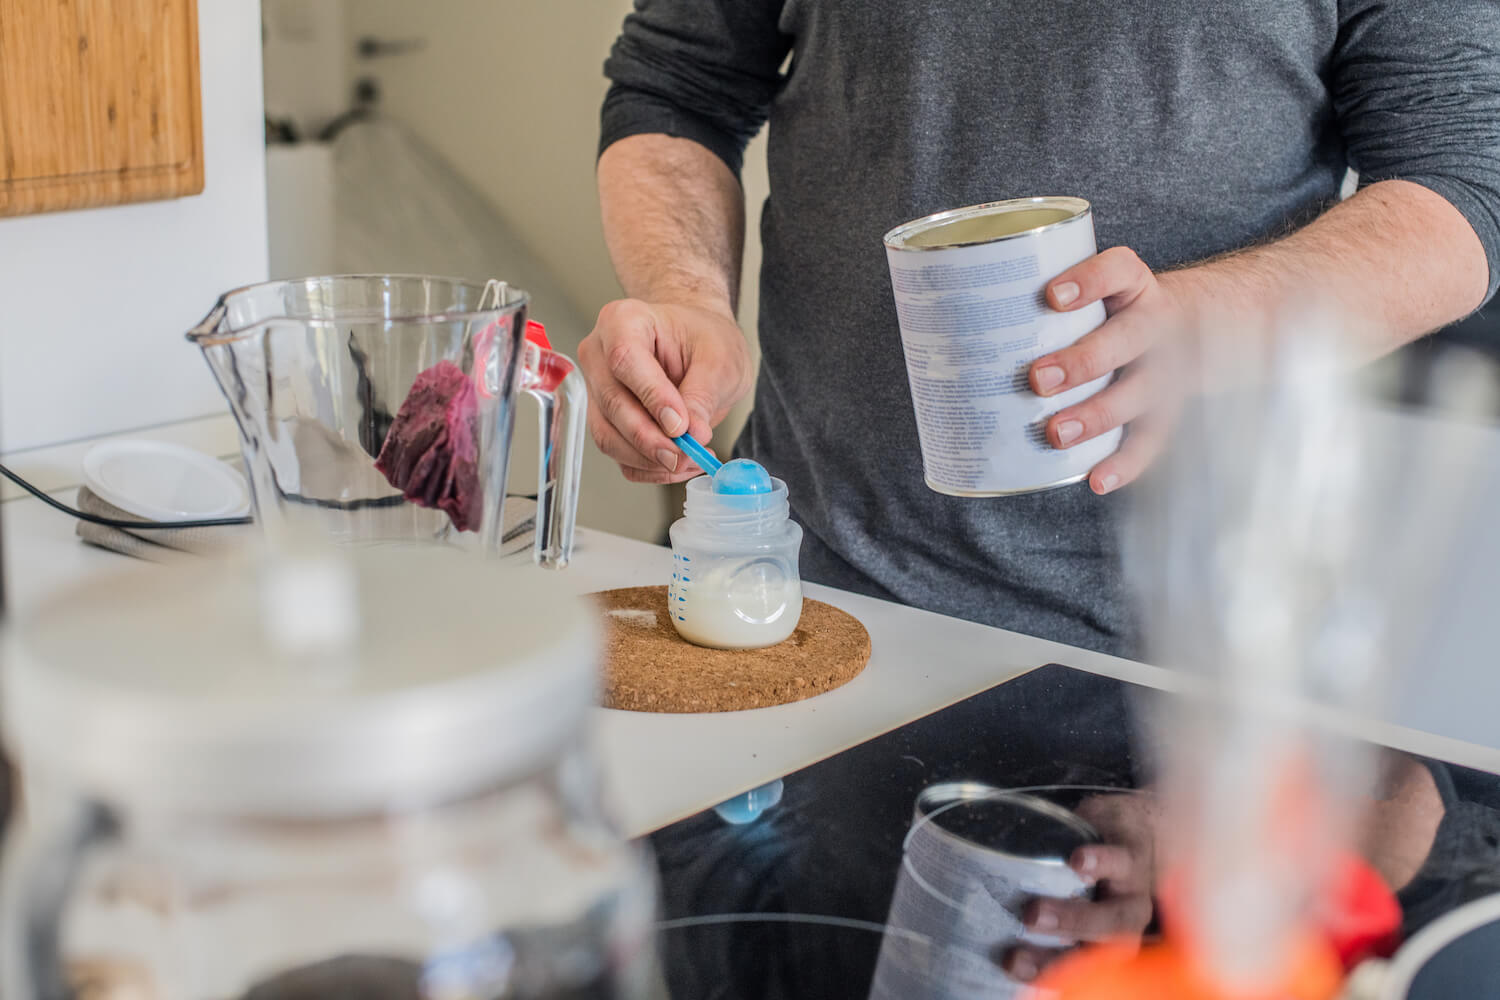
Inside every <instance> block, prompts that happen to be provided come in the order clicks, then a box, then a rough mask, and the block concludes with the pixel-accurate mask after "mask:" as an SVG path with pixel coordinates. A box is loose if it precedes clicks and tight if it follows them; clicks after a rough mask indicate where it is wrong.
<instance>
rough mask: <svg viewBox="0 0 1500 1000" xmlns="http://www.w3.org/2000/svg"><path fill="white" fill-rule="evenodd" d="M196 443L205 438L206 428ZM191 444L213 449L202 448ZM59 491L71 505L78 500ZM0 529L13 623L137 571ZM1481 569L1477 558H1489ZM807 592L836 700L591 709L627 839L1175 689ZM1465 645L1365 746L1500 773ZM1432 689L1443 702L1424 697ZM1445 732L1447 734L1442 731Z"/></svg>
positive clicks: (36, 526) (49, 526) (67, 528)
mask: <svg viewBox="0 0 1500 1000" xmlns="http://www.w3.org/2000/svg"><path fill="white" fill-rule="evenodd" d="M174 433H175V435H177V436H181V433H183V432H181V430H180V429H178V430H177V432H174ZM193 433H196V435H201V429H198V430H195V432H193ZM199 447H205V450H208V448H207V445H199ZM213 450H217V448H213ZM1497 454H1500V448H1497ZM66 465H68V459H57V457H55V456H52V459H51V460H48V462H37V460H36V459H34V457H33V462H31V466H33V468H37V466H40V468H46V469H49V471H51V477H49V481H48V486H49V487H55V486H57V484H58V483H60V481H62V480H66V474H65V471H58V469H60V466H66ZM58 495H60V496H63V498H65V499H72V490H62V492H60V493H58ZM3 525H5V556H6V562H7V571H6V582H7V588H9V594H10V601H12V610H13V612H15V613H18V615H24V613H26V610H27V607H31V606H34V604H36V603H37V601H39V600H42V598H43V597H45V595H48V594H49V592H52V591H55V589H57V588H62V586H66V585H69V583H74V582H77V580H81V579H84V577H87V576H92V574H96V573H104V571H110V570H121V568H126V567H130V565H144V564H136V562H133V561H129V559H127V558H124V556H118V555H114V553H110V552H104V550H99V549H93V547H89V546H86V544H83V543H81V541H78V540H77V538H75V535H74V522H72V519H69V517H66V516H65V514H60V513H57V511H52V510H48V508H46V507H43V505H42V504H40V502H39V501H34V499H15V501H10V502H6V504H5V510H3ZM1491 535H1493V538H1494V543H1496V544H1494V549H1493V550H1488V552H1490V555H1491V556H1493V555H1494V552H1500V531H1494V532H1491ZM1476 558H1479V559H1481V562H1484V559H1485V558H1487V556H1485V550H1481V552H1479V555H1478V556H1476ZM1488 565H1494V562H1490V564H1488ZM538 573H540V570H538ZM564 574H565V579H567V580H570V582H571V583H574V585H576V588H577V589H579V592H588V591H598V589H607V588H618V586H645V585H655V583H661V582H664V580H667V579H669V577H670V555H669V552H667V550H666V549H661V547H657V546H649V544H643V543H639V541H631V540H627V538H619V537H615V535H606V534H600V532H594V531H582V532H580V537H579V543H577V552H576V556H574V562H573V565H571V567H570V568H568V570H565V571H564ZM1466 580H1467V579H1466ZM1472 583H1473V582H1472V580H1467V583H1466V586H1467V591H1466V592H1473V585H1472ZM807 594H808V595H810V597H816V598H819V600H823V601H828V603H829V604H834V606H837V607H841V609H844V610H847V612H849V613H850V615H853V616H855V618H858V619H859V621H861V622H864V625H865V627H867V628H868V631H870V637H871V645H873V651H874V652H873V657H871V660H870V666H868V667H867V669H865V672H864V673H862V675H859V676H858V678H856V679H855V681H852V682H850V684H847V685H844V687H843V688H838V690H835V691H831V693H828V694H823V696H819V697H814V699H808V700H805V702H798V703H793V705H784V706H780V708H771V709H757V711H751V712H732V714H720V715H648V714H634V712H615V711H606V709H600V711H598V715H597V745H598V751H600V756H601V760H603V763H604V772H606V778H607V789H609V793H610V798H612V799H613V805H615V808H616V811H618V814H619V816H621V819H622V822H624V826H625V829H627V831H628V832H631V834H642V832H646V831H651V829H655V828H658V826H663V825H666V823H670V822H673V820H676V819H681V817H684V816H690V814H693V813H697V811H700V810H703V808H708V807H711V805H715V804H717V802H721V801H724V799H727V798H732V796H735V795H738V793H741V792H745V790H748V789H754V787H757V786H760V784H763V783H766V781H771V780H774V778H777V777H780V775H784V774H787V772H790V771H795V769H798V768H801V766H805V765H808V763H811V762H814V760H820V759H823V757H828V756H831V754H834V753H838V751H841V750H844V748H847V747H852V745H855V744H859V742H864V741H867V739H870V738H873V736H876V735H879V733H883V732H888V730H891V729H895V727H897V726H901V724H904V723H907V721H910V720H915V718H919V717H922V715H927V714H930V712H933V711H936V709H939V708H944V706H947V705H951V703H954V702H959V700H963V699H965V697H969V696H971V694H977V693H978V691H983V690H986V688H989V687H992V685H995V684H999V682H1004V681H1007V679H1010V678H1014V676H1017V675H1020V673H1023V672H1026V670H1031V669H1034V667H1038V666H1041V664H1046V663H1064V664H1067V666H1071V667H1079V669H1083V670H1091V672H1094V673H1101V675H1107V676H1115V678H1119V679H1122V681H1131V682H1137V684H1145V685H1151V687H1172V681H1173V678H1172V675H1169V673H1167V672H1164V670H1160V669H1155V667H1149V666H1145V664H1139V663H1131V661H1127V660H1121V658H1116V657H1107V655H1101V654H1097V652H1089V651H1083V649H1076V648H1071V646H1064V645H1061V643H1053V642H1047V640H1043V639H1035V637H1031V636H1023V634H1017V633H1010V631H1002V630H998V628H990V627H986V625H978V624H974V622H965V621H959V619H953V618H945V616H941V615H933V613H929V612H919V610H915V609H909V607H901V606H897V604H889V603H885V601H877V600H873V598H865V597H858V595H853V594H846V592H841V591H832V589H828V588H820V586H808V588H807ZM1451 606H1452V603H1451ZM1487 624H1488V622H1487ZM1490 634H1494V627H1493V625H1491V631H1490ZM1475 648H1481V649H1491V648H1493V646H1491V645H1490V643H1488V636H1478V637H1475V640H1473V642H1469V643H1467V645H1463V646H1461V648H1460V649H1458V651H1457V652H1455V651H1449V654H1446V655H1449V660H1448V661H1442V663H1434V664H1433V672H1431V673H1430V675H1428V682H1427V684H1425V685H1424V690H1427V691H1428V697H1427V699H1416V702H1413V700H1412V699H1403V700H1401V702H1398V703H1397V706H1395V708H1394V709H1392V712H1391V715H1389V718H1388V720H1383V721H1374V723H1371V721H1364V723H1359V732H1361V735H1362V736H1365V738H1370V739H1377V741H1380V742H1385V744H1388V745H1394V747H1400V748H1404V750H1409V751H1413V753H1422V754H1428V756H1433V757H1439V759H1445V760H1451V762H1457V763H1464V765H1469V766H1476V768H1484V769H1488V771H1500V750H1497V747H1500V730H1494V729H1485V730H1482V733H1490V732H1493V733H1494V736H1491V738H1488V739H1484V738H1481V739H1475V738H1473V733H1472V729H1473V724H1476V720H1475V708H1473V706H1472V705H1469V708H1466V703H1469V702H1472V699H1470V694H1472V693H1473V690H1475V685H1479V687H1481V688H1482V687H1484V685H1487V684H1488V685H1494V684H1497V682H1500V670H1493V669H1490V664H1493V658H1491V660H1490V663H1475V661H1473V657H1472V652H1473V649H1475ZM1466 672H1467V673H1466ZM1433 678H1437V681H1434V679H1433ZM1434 691H1436V693H1437V694H1440V696H1442V697H1437V699H1434V697H1433V694H1434ZM1494 705H1496V700H1493V699H1491V700H1488V706H1490V708H1487V709H1482V715H1481V717H1479V718H1482V720H1493V718H1494V708H1493V706H1494ZM1413 714H1416V715H1418V717H1419V718H1421V720H1422V721H1424V723H1427V724H1424V726H1422V729H1425V730H1427V732H1416V730H1413V729H1410V727H1403V726H1401V724H1400V723H1407V721H1409V720H1410V718H1412V715H1413ZM1449 720H1457V724H1454V726H1449V724H1448V721H1449ZM1466 726H1469V727H1470V729H1467V730H1466V729H1464V727H1466ZM1466 739H1467V742H1466Z"/></svg>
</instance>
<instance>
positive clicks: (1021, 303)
mask: <svg viewBox="0 0 1500 1000" xmlns="http://www.w3.org/2000/svg"><path fill="white" fill-rule="evenodd" d="M1094 252H1095V250H1094V225H1093V220H1092V218H1090V217H1087V216H1085V217H1083V218H1079V219H1076V220H1073V221H1071V222H1068V223H1066V224H1064V225H1060V226H1057V227H1055V228H1051V229H1047V230H1044V231H1041V232H1037V233H1035V234H1032V235H1027V236H1017V237H1013V238H1011V239H1005V240H999V241H996V242H992V243H985V244H980V245H976V246H963V247H947V248H942V249H923V250H906V249H892V248H887V249H886V257H887V260H888V261H889V264H890V269H891V285H892V288H893V289H894V291H895V296H896V313H897V316H898V318H899V321H900V325H901V343H902V347H903V349H904V350H905V352H906V371H907V376H908V379H909V380H910V383H911V396H912V403H913V406H914V408H915V410H916V418H917V433H918V436H919V438H920V440H921V444H922V464H923V466H924V471H925V473H926V478H927V483H928V485H929V486H931V487H932V488H933V489H934V490H937V491H938V492H940V493H950V494H955V495H959V496H984V495H993V494H999V493H1012V492H1021V491H1026V490H1032V489H1041V488H1044V487H1047V486H1052V485H1056V484H1059V483H1063V482H1067V481H1069V480H1073V479H1078V478H1081V477H1083V476H1085V475H1087V474H1088V472H1089V470H1090V469H1092V468H1093V467H1094V466H1095V465H1097V464H1098V463H1099V462H1100V461H1102V460H1103V459H1104V458H1106V457H1108V456H1109V455H1111V454H1113V453H1114V451H1115V450H1116V449H1117V448H1118V447H1119V446H1120V439H1121V435H1122V431H1121V430H1119V429H1116V430H1114V431H1112V432H1110V433H1108V434H1104V435H1101V436H1099V437H1097V438H1094V439H1093V440H1091V441H1087V442H1085V443H1083V444H1081V445H1076V446H1074V447H1072V448H1069V449H1066V450H1060V449H1057V448H1054V447H1052V445H1051V444H1050V443H1049V442H1048V441H1047V439H1046V434H1045V429H1046V422H1047V419H1048V418H1049V417H1051V416H1052V415H1053V414H1054V413H1057V412H1058V411H1059V410H1062V409H1064V408H1066V407H1068V406H1072V405H1073V404H1075V403H1078V402H1081V401H1082V400H1084V399H1087V398H1088V397H1089V396H1092V395H1093V394H1094V393H1096V392H1098V391H1099V390H1100V389H1103V388H1104V387H1105V386H1106V385H1108V384H1109V382H1110V380H1111V379H1112V378H1113V376H1106V377H1104V378H1101V379H1097V380H1095V381H1093V382H1090V383H1088V384H1087V385H1081V386H1078V387H1076V388H1074V389H1070V390H1068V391H1067V392H1065V393H1063V394H1061V395H1059V396H1053V397H1050V398H1045V399H1044V398H1042V397H1040V396H1038V395H1036V394H1035V393H1033V392H1032V391H1031V388H1030V384H1029V382H1028V376H1029V373H1030V369H1031V363H1032V362H1033V361H1035V360H1037V359H1038V358H1040V357H1042V356H1043V355H1045V354H1047V353H1050V352H1052V351H1055V350H1058V349H1059V348H1063V347H1067V346H1068V345H1070V344H1072V343H1074V342H1075V341H1077V340H1078V339H1079V338H1080V337H1082V336H1083V335H1084V334H1086V333H1088V332H1089V331H1090V330H1093V329H1095V328H1097V327H1098V326H1100V325H1101V324H1102V323H1103V322H1104V319H1105V314H1104V306H1103V305H1102V304H1099V303H1095V304H1094V305H1092V306H1088V307H1086V308H1084V309H1080V310H1078V311H1077V312H1071V313H1059V312H1055V311H1053V310H1052V309H1051V308H1050V307H1048V306H1047V304H1046V300H1045V298H1044V293H1045V290H1046V286H1047V283H1048V282H1049V281H1051V280H1052V279H1053V278H1055V277H1057V276H1058V275H1059V274H1061V273H1062V272H1063V271H1065V270H1067V269H1068V268H1069V267H1072V266H1073V265H1074V264H1077V263H1080V262H1081V261H1084V260H1086V259H1088V258H1089V257H1091V256H1093V254H1094Z"/></svg>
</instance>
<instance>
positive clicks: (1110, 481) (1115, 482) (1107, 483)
mask: <svg viewBox="0 0 1500 1000" xmlns="http://www.w3.org/2000/svg"><path fill="white" fill-rule="evenodd" d="M1119 485H1120V477H1119V476H1117V475H1115V474H1114V473H1110V474H1109V475H1107V476H1105V477H1104V478H1103V479H1101V480H1100V481H1099V493H1100V494H1101V495H1103V494H1105V493H1112V492H1114V489H1115V487H1116V486H1119Z"/></svg>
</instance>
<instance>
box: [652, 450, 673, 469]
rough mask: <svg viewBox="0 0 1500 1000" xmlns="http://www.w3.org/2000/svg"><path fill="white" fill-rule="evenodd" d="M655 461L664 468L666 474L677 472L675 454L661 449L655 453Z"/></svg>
mask: <svg viewBox="0 0 1500 1000" xmlns="http://www.w3.org/2000/svg"><path fill="white" fill-rule="evenodd" d="M656 460H657V461H658V462H660V463H661V464H662V465H664V466H666V469H667V471H668V472H676V471H677V452H675V451H671V450H670V449H667V448H663V449H662V450H661V451H659V452H657V453H656Z"/></svg>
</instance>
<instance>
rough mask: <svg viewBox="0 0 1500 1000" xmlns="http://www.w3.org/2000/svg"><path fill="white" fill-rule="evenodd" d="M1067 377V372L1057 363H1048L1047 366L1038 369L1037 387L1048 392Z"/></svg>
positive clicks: (1038, 389) (1040, 390)
mask: <svg viewBox="0 0 1500 1000" xmlns="http://www.w3.org/2000/svg"><path fill="white" fill-rule="evenodd" d="M1065 378H1067V375H1066V373H1064V372H1063V370H1062V369H1061V368H1058V367H1057V366H1056V365H1048V366H1047V367H1046V368H1038V369H1037V370H1036V387H1037V391H1039V392H1048V391H1050V390H1052V389H1056V388H1057V387H1058V386H1060V385H1062V384H1063V379H1065Z"/></svg>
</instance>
